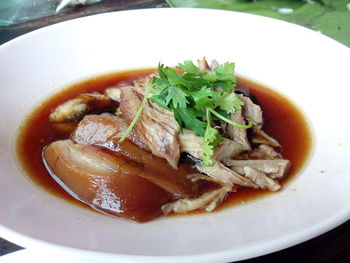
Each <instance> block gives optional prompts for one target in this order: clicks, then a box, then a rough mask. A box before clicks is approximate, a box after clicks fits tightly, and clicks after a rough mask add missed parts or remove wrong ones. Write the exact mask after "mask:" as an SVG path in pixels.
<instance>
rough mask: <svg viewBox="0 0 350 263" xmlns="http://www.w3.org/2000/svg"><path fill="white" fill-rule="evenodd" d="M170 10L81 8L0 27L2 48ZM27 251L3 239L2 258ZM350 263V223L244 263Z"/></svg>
mask: <svg viewBox="0 0 350 263" xmlns="http://www.w3.org/2000/svg"><path fill="white" fill-rule="evenodd" d="M155 7H169V6H168V4H167V2H166V1H165V0H132V1H128V0H119V1H118V0H110V1H103V2H101V3H97V4H94V5H91V6H83V7H82V6H80V7H77V8H75V9H73V10H69V11H67V12H63V13H61V14H58V15H56V16H54V17H46V18H42V19H37V20H34V21H31V22H27V23H23V24H18V25H13V26H8V27H4V28H1V27H0V44H2V43H5V42H7V41H8V40H10V39H12V38H15V37H17V36H19V35H22V34H24V33H27V32H30V31H32V30H35V29H37V28H40V27H43V26H47V25H50V24H54V23H58V22H61V21H64V20H68V19H72V18H76V17H80V16H86V15H92V14H97V13H103V12H111V11H118V10H130V9H140V8H155ZM20 249H23V248H21V247H19V246H17V245H15V244H12V243H10V242H8V241H6V240H5V239H2V238H0V256H1V255H5V254H7V253H11V252H14V251H18V250H20ZM274 261H276V262H277V261H279V262H308V263H312V262H317V263H319V262H344V263H345V262H350V220H349V221H347V222H346V223H344V224H343V225H341V226H339V227H337V228H336V229H334V230H332V231H329V232H328V233H326V234H323V235H321V236H319V237H317V238H314V239H312V240H309V241H307V242H304V243H302V244H299V245H296V246H293V247H291V248H288V249H284V250H282V251H278V252H275V253H272V254H269V255H266V256H262V257H258V258H254V259H250V260H244V261H241V262H244V263H255V262H274Z"/></svg>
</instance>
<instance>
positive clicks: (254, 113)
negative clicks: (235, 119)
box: [239, 94, 263, 125]
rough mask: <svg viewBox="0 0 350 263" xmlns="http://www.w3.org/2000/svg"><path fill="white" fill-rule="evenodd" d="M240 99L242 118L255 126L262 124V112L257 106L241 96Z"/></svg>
mask: <svg viewBox="0 0 350 263" xmlns="http://www.w3.org/2000/svg"><path fill="white" fill-rule="evenodd" d="M239 97H240V99H241V100H242V101H243V102H244V105H243V116H244V118H245V119H246V120H250V121H252V122H253V123H254V124H255V125H262V124H263V116H262V111H261V108H260V106H259V105H257V104H254V103H253V102H252V100H251V99H250V98H249V97H247V96H244V95H242V94H240V95H239Z"/></svg>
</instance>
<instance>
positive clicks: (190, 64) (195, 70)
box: [177, 60, 201, 75]
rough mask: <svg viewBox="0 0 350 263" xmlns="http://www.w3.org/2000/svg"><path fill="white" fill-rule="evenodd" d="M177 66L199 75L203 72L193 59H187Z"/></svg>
mask: <svg viewBox="0 0 350 263" xmlns="http://www.w3.org/2000/svg"><path fill="white" fill-rule="evenodd" d="M177 68H178V69H181V70H183V71H185V72H188V73H189V74H192V75H199V74H200V73H201V70H200V69H199V68H198V67H197V66H195V65H194V64H193V62H192V61H191V60H186V61H184V62H183V63H182V64H181V63H180V64H179V65H177Z"/></svg>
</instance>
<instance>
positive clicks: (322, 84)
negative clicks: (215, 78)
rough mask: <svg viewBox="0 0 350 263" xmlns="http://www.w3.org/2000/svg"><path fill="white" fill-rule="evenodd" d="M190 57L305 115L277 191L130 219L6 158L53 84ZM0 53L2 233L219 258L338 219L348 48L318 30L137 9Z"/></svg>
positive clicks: (278, 244)
mask: <svg viewBox="0 0 350 263" xmlns="http://www.w3.org/2000/svg"><path fill="white" fill-rule="evenodd" d="M202 56H206V57H207V58H208V59H214V58H215V59H217V60H218V61H220V62H225V61H234V62H236V71H237V73H238V74H240V75H242V76H245V77H248V78H249V79H252V80H255V81H257V82H259V83H262V84H265V85H267V86H269V87H271V88H273V89H275V90H277V91H279V92H281V93H282V94H285V95H286V96H287V97H289V98H290V99H291V100H292V101H294V102H295V103H296V104H297V105H298V106H299V107H300V108H301V110H302V111H303V112H304V113H305V115H306V117H307V118H308V119H309V121H310V127H312V130H313V132H314V135H313V138H314V140H315V147H314V149H313V154H312V157H311V158H310V161H309V162H308V164H307V167H305V169H304V170H303V171H302V173H301V174H300V175H299V176H298V177H297V178H296V179H295V180H293V181H292V182H291V183H290V184H289V185H288V187H287V188H286V189H284V190H283V191H281V192H279V193H276V194H273V195H270V196H268V197H266V198H262V199H259V200H256V201H253V202H250V203H248V204H244V205H240V206H235V207H232V208H229V209H226V210H223V211H220V212H217V213H210V214H202V215H195V216H186V217H170V218H161V219H157V220H155V221H152V222H150V223H147V224H137V223H133V222H127V221H124V220H118V219H115V218H112V217H108V216H105V215H102V214H97V213H94V212H91V211H90V210H88V209H83V208H81V207H77V206H75V205H72V204H71V203H69V202H66V201H63V200H60V199H58V198H57V197H55V196H52V195H50V194H49V193H47V192H46V191H45V190H43V189H41V188H39V187H38V186H37V185H35V184H34V183H33V182H32V181H31V180H30V179H29V178H28V177H27V176H26V175H25V174H24V173H23V171H22V170H21V168H20V167H19V165H18V164H17V161H16V156H15V153H14V144H15V139H16V135H17V131H18V129H19V128H20V126H21V123H22V122H23V120H24V119H25V117H26V116H27V115H28V113H30V112H31V111H32V110H33V109H34V108H35V107H36V106H38V105H39V104H40V102H41V101H43V100H44V99H45V98H48V97H49V96H50V95H51V94H53V93H55V92H57V91H58V90H60V89H61V88H63V87H65V86H67V85H69V84H71V83H74V82H77V81H79V80H82V79H85V78H88V77H91V76H93V75H98V74H101V73H106V72H115V71H121V70H126V69H134V68H144V67H155V66H157V65H158V63H159V62H160V61H161V62H163V63H165V64H167V65H175V64H177V63H178V62H182V61H184V60H186V59H192V60H195V59H197V58H201V57H202ZM0 61H1V63H0V80H1V92H2V94H1V96H0V120H1V122H0V123H1V127H2V128H1V130H0V167H1V170H0V195H1V197H0V224H1V225H0V236H2V237H4V238H7V239H9V240H11V241H13V242H16V243H18V244H20V245H22V246H25V247H28V248H32V249H37V250H41V251H43V250H44V251H48V252H50V253H56V254H61V255H66V256H71V257H75V258H80V259H84V260H85V261H87V262H88V261H91V262H110V261H111V260H119V261H123V262H124V261H125V262H179V261H181V262H216V261H217V262H222V261H233V260H239V259H245V258H249V257H254V256H258V255H262V254H266V253H269V252H272V251H276V250H279V249H282V248H286V247H288V246H291V245H294V244H297V243H299V242H302V241H305V240H307V239H310V238H312V237H314V236H317V235H319V234H321V233H323V232H325V231H327V230H329V229H331V228H333V227H335V226H337V225H339V224H341V223H342V222H344V221H346V220H347V219H349V218H350V205H349V200H350V191H349V189H350V172H349V171H350V162H349V160H348V159H349V154H350V136H349V135H350V122H349V121H348V119H349V118H348V116H347V114H348V112H349V106H348V105H349V91H350V80H349V77H348V71H349V68H350V51H349V49H348V48H347V47H345V46H343V45H341V44H339V43H337V42H335V41H333V40H331V39H329V38H327V37H325V36H322V35H321V34H319V33H316V32H312V31H310V30H307V29H305V28H302V27H299V26H296V25H292V24H289V23H285V22H281V21H277V20H273V19H268V18H263V17H259V16H254V15H247V14H243V13H235V12H226V11H215V10H199V9H154V10H137V11H127V12H117V13H107V14H102V15H97V16H91V17H86V18H81V19H76V20H72V21H68V22H64V23H60V24H57V25H53V26H50V27H47V28H43V29H40V30H38V31H35V32H32V33H30V34H27V35H24V36H22V37H20V38H18V39H15V40H13V41H11V42H9V43H6V44H4V45H2V46H0ZM321 171H324V172H321Z"/></svg>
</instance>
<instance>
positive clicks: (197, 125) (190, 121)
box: [174, 107, 207, 137]
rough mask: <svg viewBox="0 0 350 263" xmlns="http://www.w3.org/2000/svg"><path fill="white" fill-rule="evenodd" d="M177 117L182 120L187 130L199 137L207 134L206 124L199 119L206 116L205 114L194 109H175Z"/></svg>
mask: <svg viewBox="0 0 350 263" xmlns="http://www.w3.org/2000/svg"><path fill="white" fill-rule="evenodd" d="M175 111H176V115H177V116H179V117H180V118H181V121H182V122H183V123H184V126H185V128H187V129H190V130H192V131H194V132H195V133H196V134H197V135H198V136H201V137H203V136H204V133H205V127H206V125H207V123H206V122H204V121H201V120H199V119H197V117H201V116H204V115H205V114H204V113H201V112H199V111H196V110H195V109H193V108H188V107H187V108H185V109H181V110H180V109H178V108H175V109H174V112H175Z"/></svg>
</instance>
